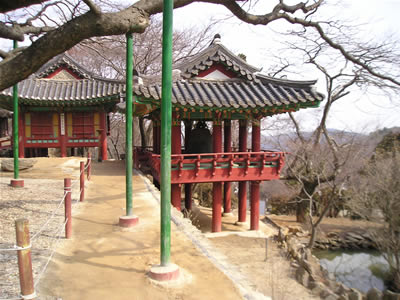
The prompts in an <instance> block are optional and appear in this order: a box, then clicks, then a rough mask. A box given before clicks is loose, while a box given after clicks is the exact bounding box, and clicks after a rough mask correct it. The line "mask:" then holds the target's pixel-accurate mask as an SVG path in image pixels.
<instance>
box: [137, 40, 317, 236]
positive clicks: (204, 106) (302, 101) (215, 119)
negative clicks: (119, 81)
mask: <svg viewBox="0 0 400 300" xmlns="http://www.w3.org/2000/svg"><path fill="white" fill-rule="evenodd" d="M138 81H139V82H141V80H138ZM144 82H145V81H144ZM315 83H316V81H291V80H286V79H277V78H271V77H268V76H266V75H264V74H261V73H260V68H256V67H254V66H251V65H249V64H248V63H246V62H245V61H244V60H242V59H241V58H240V57H239V56H237V55H235V54H233V53H232V52H231V51H229V50H228V49H227V48H226V47H225V46H224V45H222V44H221V40H220V38H219V37H218V36H216V38H215V39H214V41H213V42H212V43H211V44H210V46H209V47H208V48H206V49H205V50H204V51H202V52H200V53H198V54H197V55H195V56H193V57H192V58H190V59H188V60H187V61H185V62H183V63H182V64H180V65H177V66H176V67H175V70H174V80H173V86H172V105H173V116H172V142H171V148H172V158H171V159H172V161H171V165H172V166H171V168H172V171H171V184H172V186H171V202H172V205H173V206H174V207H176V208H177V209H178V210H181V209H182V207H181V203H182V199H181V185H182V184H183V185H184V186H185V197H184V203H185V208H186V209H188V210H190V209H191V205H192V187H191V185H192V184H193V183H201V182H212V183H213V213H212V231H213V232H218V231H221V215H222V213H224V214H228V213H230V212H231V193H232V190H231V182H239V203H238V205H239V209H238V222H239V223H243V222H245V221H246V211H247V208H246V205H247V186H248V185H247V182H250V198H251V199H250V206H251V220H250V229H253V230H257V229H258V223H259V201H260V182H261V181H264V180H277V179H279V178H280V172H281V170H282V168H283V165H284V161H285V153H283V152H271V151H266V150H263V149H261V131H260V125H261V122H262V120H263V119H264V118H266V117H269V116H272V115H276V114H281V113H286V112H294V111H297V110H299V109H302V108H309V107H318V106H319V104H320V102H321V101H322V100H323V98H324V97H323V95H322V94H320V93H317V92H316V91H315V87H314V85H315ZM134 93H135V95H136V97H135V107H136V109H134V111H136V114H137V115H142V116H144V117H147V118H149V119H151V120H152V122H153V148H152V149H151V150H149V149H141V148H137V149H136V155H135V159H136V166H138V167H141V168H143V169H145V170H150V173H151V175H152V176H153V178H154V183H155V184H156V185H159V181H160V144H161V130H160V129H161V128H160V102H161V83H153V84H139V85H135V86H134ZM233 122H238V126H232V125H233ZM207 123H212V133H211V131H210V130H209V129H208V128H207V125H206V124H207ZM183 126H184V130H183ZM232 128H238V131H239V132H238V145H239V147H238V149H237V151H233V150H234V149H233V148H232V136H233V135H232V134H233V133H232ZM249 128H251V149H248V148H247V141H248V130H249ZM183 132H184V142H183V145H182V140H183V139H182V138H181V136H182V133H183ZM182 146H183V147H182ZM222 208H223V211H222Z"/></svg>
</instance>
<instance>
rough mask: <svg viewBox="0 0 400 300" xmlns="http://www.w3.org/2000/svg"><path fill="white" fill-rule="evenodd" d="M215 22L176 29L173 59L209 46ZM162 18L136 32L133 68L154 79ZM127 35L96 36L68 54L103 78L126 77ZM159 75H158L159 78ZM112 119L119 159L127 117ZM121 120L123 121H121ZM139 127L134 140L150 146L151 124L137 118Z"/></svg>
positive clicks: (158, 65) (114, 147)
mask: <svg viewBox="0 0 400 300" xmlns="http://www.w3.org/2000/svg"><path fill="white" fill-rule="evenodd" d="M213 28H214V22H210V23H209V24H208V25H207V26H205V27H199V26H192V27H185V28H181V29H179V30H177V29H175V30H174V32H173V40H174V43H173V61H174V62H179V61H180V60H182V59H186V58H188V57H190V56H192V55H193V54H195V53H197V52H198V51H200V50H201V49H202V48H204V47H206V46H207V45H208V44H209V43H210V41H211V37H212V33H213V32H212V30H213ZM161 33H162V21H161V19H160V18H158V17H152V18H151V25H150V26H149V27H147V29H146V31H145V32H144V33H143V34H135V35H134V51H133V60H134V68H135V70H136V72H137V73H138V75H139V76H144V77H146V78H149V79H150V80H151V77H154V76H152V75H157V74H159V73H160V72H161V54H162V46H161V43H162V41H161V36H162V34H161ZM125 44H126V38H125V36H109V37H96V38H91V39H88V40H85V41H83V42H82V43H80V44H78V45H77V46H75V47H74V48H72V49H71V50H70V51H68V53H69V54H70V55H72V56H73V57H74V59H75V60H77V61H78V62H79V63H80V64H82V65H83V66H84V67H86V69H88V70H90V71H92V72H93V73H95V74H98V75H101V76H103V77H108V78H113V79H119V80H123V79H124V78H125V67H126V66H125V55H126V53H125V51H126V50H125ZM157 78H158V77H157ZM113 115H114V116H113V117H112V118H111V121H112V122H116V123H115V124H112V128H114V130H111V137H110V141H111V145H110V147H112V151H111V149H110V151H111V153H112V154H115V156H114V155H113V156H112V157H116V158H119V152H120V150H119V151H117V150H118V149H122V148H123V146H122V145H121V143H124V139H123V138H120V136H122V135H121V132H120V131H121V129H122V126H123V125H124V122H125V121H124V119H123V118H122V117H121V116H119V113H118V112H116V113H113ZM121 122H122V123H121ZM135 124H136V125H137V127H136V128H138V129H139V132H140V143H139V140H135V145H141V146H142V147H147V146H148V145H151V143H152V139H151V133H152V123H151V122H150V120H148V119H145V118H144V117H138V118H137V120H135Z"/></svg>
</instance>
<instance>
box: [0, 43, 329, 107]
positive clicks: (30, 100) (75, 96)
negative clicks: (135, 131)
mask: <svg viewBox="0 0 400 300" xmlns="http://www.w3.org/2000/svg"><path fill="white" fill-rule="evenodd" d="M214 63H220V64H223V65H224V66H225V67H226V68H227V69H229V70H231V71H233V72H236V74H238V77H236V78H233V79H225V80H210V79H204V78H199V77H197V76H196V75H198V73H199V72H200V71H202V70H206V69H207V68H209V67H210V66H211V65H213V64H214ZM60 66H66V67H68V68H70V69H71V68H72V69H73V70H76V72H77V74H80V76H81V77H84V78H87V79H81V80H55V79H54V80H52V79H38V78H40V77H43V76H46V75H48V74H51V72H54V71H55V70H56V69H57V68H59V67H60ZM177 68H178V69H177V70H175V71H174V76H173V77H174V79H173V90H172V102H173V103H174V104H176V105H182V106H192V107H193V106H198V107H218V108H258V107H259V108H268V107H282V106H284V105H291V104H301V103H303V104H312V105H314V104H315V102H319V101H322V100H323V98H324V96H323V95H322V94H320V93H317V92H316V91H315V90H314V84H315V81H290V80H286V79H277V78H271V77H268V76H266V75H262V74H260V73H258V72H259V69H257V68H255V67H253V66H251V65H249V64H247V63H246V62H245V61H244V60H242V59H240V58H239V57H237V56H236V55H234V54H233V53H232V52H230V51H229V50H228V49H227V48H225V47H224V46H223V45H222V44H221V43H220V40H219V39H215V40H214V41H213V43H211V45H210V46H209V47H208V48H206V49H205V50H204V51H202V52H200V53H199V54H197V55H195V56H193V57H192V58H190V59H189V60H188V61H186V62H184V63H182V64H180V65H179V66H177ZM134 79H135V80H134V90H133V93H134V94H135V95H136V96H138V97H139V99H140V98H141V100H148V101H151V102H152V103H153V104H155V105H159V104H160V100H161V83H160V81H159V80H154V78H153V79H152V80H150V79H149V78H147V79H146V77H144V78H142V79H143V80H140V79H139V78H138V77H134ZM139 82H142V84H139ZM143 82H144V84H143ZM124 93H125V84H124V82H122V81H117V80H111V79H104V78H100V77H97V76H95V75H93V74H91V73H90V72H88V71H87V70H85V69H84V68H82V66H80V65H79V64H78V63H76V62H75V61H74V60H73V59H72V58H70V57H69V56H68V55H67V54H63V55H60V56H57V57H55V58H53V59H52V60H50V61H49V62H48V63H47V64H45V65H44V66H43V67H42V68H41V69H40V70H39V72H38V73H36V75H35V76H31V77H30V78H28V79H26V80H24V81H22V82H20V83H19V84H18V94H19V102H20V103H21V104H25V105H38V106H58V105H63V106H64V105H65V106H74V105H96V104H101V103H102V102H103V101H105V100H106V101H112V102H118V100H119V99H120V98H121V97H124V96H125V95H124ZM11 103H12V88H8V89H6V90H3V91H1V92H0V106H1V107H3V108H8V109H10V108H11ZM306 106H307V105H306Z"/></svg>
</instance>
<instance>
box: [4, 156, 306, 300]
mask: <svg viewBox="0 0 400 300" xmlns="http://www.w3.org/2000/svg"><path fill="white" fill-rule="evenodd" d="M70 159H71V158H70ZM72 159H76V158H72ZM68 161H70V160H63V159H54V158H53V159H47V158H44V159H39V160H38V163H37V164H36V165H35V167H34V168H33V169H32V170H30V171H27V172H24V173H21V177H22V178H27V180H28V178H33V179H32V180H44V179H43V178H51V179H52V180H60V181H61V180H62V178H64V177H65V176H66V175H68V174H74V172H75V173H76V172H77V167H74V166H75V163H76V166H77V165H78V161H79V159H76V161H74V160H73V161H70V162H71V164H69V163H68ZM66 162H67V163H66ZM61 164H64V166H63V167H60V165H61ZM49 170H50V171H49ZM11 175H12V174H2V179H4V180H3V181H4V182H7V183H8V181H9V180H8V178H9V177H11ZM37 178H42V179H37ZM9 189H11V188H9ZM25 189H27V188H25ZM133 190H134V200H133V202H134V203H133V204H134V213H135V214H136V215H138V216H139V218H140V221H139V225H138V226H136V227H134V228H131V229H122V228H120V227H118V226H117V223H118V217H119V216H121V215H124V207H125V177H124V165H123V163H121V162H111V161H108V162H103V163H94V170H93V177H92V180H91V182H90V185H89V188H88V189H87V191H86V201H85V203H79V205H77V206H78V208H79V210H76V211H75V212H74V219H73V238H72V239H71V240H64V239H61V241H62V242H61V243H60V244H59V247H58V248H56V252H55V255H54V257H53V259H52V261H51V263H50V264H49V266H48V268H47V270H46V273H45V274H44V276H43V277H42V279H41V280H40V282H39V284H38V289H37V291H38V293H39V295H40V299H242V298H246V299H268V297H266V296H271V297H272V298H273V299H288V300H296V299H298V300H302V299H314V298H313V297H312V296H311V294H310V293H309V292H308V290H306V289H305V288H303V287H302V286H301V285H299V284H298V283H297V282H296V281H295V280H294V274H293V270H292V269H291V267H290V262H288V261H287V260H286V258H285V257H284V253H283V252H282V251H281V250H280V249H278V248H277V245H276V244H275V243H274V242H273V240H272V238H271V235H272V234H273V233H274V231H273V229H272V228H271V227H269V226H267V225H265V224H261V225H262V227H261V229H262V230H260V231H259V232H254V231H252V232H250V231H248V227H246V225H245V226H244V227H238V226H235V225H234V223H235V219H236V218H235V217H224V218H223V230H224V231H226V232H223V233H218V234H212V233H209V227H210V224H211V211H210V210H209V209H206V208H201V209H197V210H195V211H194V214H195V219H196V222H195V224H196V225H198V226H199V227H200V229H201V231H198V230H197V229H196V227H195V226H192V225H191V223H190V221H189V220H187V219H183V218H182V216H181V214H180V213H178V212H173V220H174V221H175V223H176V224H177V226H176V225H174V224H173V225H172V258H171V261H172V262H173V263H176V264H177V265H179V267H180V268H181V270H182V274H183V276H182V277H181V279H180V280H179V281H178V282H175V283H170V284H168V285H159V284H155V283H154V282H152V281H151V280H149V279H148V277H147V275H146V273H147V272H148V270H149V269H150V267H151V266H152V265H154V264H157V263H159V205H158V203H157V201H156V199H157V198H158V197H159V193H158V191H156V189H155V188H154V187H152V186H151V184H150V182H149V181H148V180H147V179H144V177H142V176H139V175H135V176H134V181H133ZM2 191H3V189H2ZM10 192H11V193H16V192H14V191H13V189H11V191H10ZM1 196H2V198H1V203H3V201H4V199H6V200H7V201H8V202H9V201H11V200H12V199H13V198H14V196H13V195H12V194H6V195H5V194H4V193H2V194H1ZM3 198H4V199H3ZM0 208H1V207H0ZM7 210H8V209H0V214H1V217H2V220H3V214H5V213H4V212H5V211H7ZM37 210H38V211H41V209H40V206H39V207H37ZM43 210H46V211H48V210H49V211H50V207H49V208H47V207H46V208H45V207H43ZM31 217H32V218H34V216H31ZM61 217H62V216H61ZM41 218H44V217H43V216H41V217H40V218H39V219H41ZM8 222H11V221H10V220H9V221H8ZM247 226H248V225H247ZM55 227H56V226H55ZM0 229H1V230H2V231H1V232H0V233H1V234H0V236H1V237H2V238H3V228H2V227H1V228H0ZM9 238H10V239H11V240H12V239H13V238H11V235H10V236H9ZM9 243H12V242H9ZM0 262H1V257H0ZM1 276H2V274H1V272H0V277H1ZM0 279H1V278H0ZM1 281H2V280H0V282H1ZM0 287H1V285H0ZM293 295H296V296H293Z"/></svg>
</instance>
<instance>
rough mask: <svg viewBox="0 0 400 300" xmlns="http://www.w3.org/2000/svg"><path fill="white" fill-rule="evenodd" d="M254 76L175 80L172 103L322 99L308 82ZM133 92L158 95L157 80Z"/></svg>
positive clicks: (247, 104)
mask: <svg viewBox="0 0 400 300" xmlns="http://www.w3.org/2000/svg"><path fill="white" fill-rule="evenodd" d="M254 78H255V79H256V80H254V81H246V80H230V81H212V80H201V79H197V80H182V79H181V80H177V81H176V82H174V83H173V86H172V103H174V104H180V105H189V106H204V107H226V108H228V107H232V108H256V107H273V106H282V105H289V104H297V103H307V102H310V103H311V102H314V101H322V100H323V98H324V96H323V95H322V94H320V93H317V92H315V91H314V88H313V86H312V84H313V83H314V81H310V82H297V81H288V80H285V81H281V80H279V79H272V78H268V77H260V76H258V75H254ZM134 92H135V94H136V95H138V96H143V97H144V98H148V99H151V98H152V99H155V100H158V101H159V100H160V99H161V86H160V85H159V84H156V85H152V86H149V87H145V86H140V87H139V88H135V90H134Z"/></svg>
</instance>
